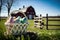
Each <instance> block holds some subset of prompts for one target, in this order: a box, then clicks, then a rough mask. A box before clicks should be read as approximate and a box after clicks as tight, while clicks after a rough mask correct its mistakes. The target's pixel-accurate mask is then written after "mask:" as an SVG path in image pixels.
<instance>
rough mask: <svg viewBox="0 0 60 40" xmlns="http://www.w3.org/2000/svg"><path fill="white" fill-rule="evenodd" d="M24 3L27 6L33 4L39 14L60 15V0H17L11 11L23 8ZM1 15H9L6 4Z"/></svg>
mask: <svg viewBox="0 0 60 40" xmlns="http://www.w3.org/2000/svg"><path fill="white" fill-rule="evenodd" d="M23 5H25V7H28V6H30V5H31V6H33V7H34V9H35V12H36V15H38V16H39V15H40V14H42V15H43V16H45V15H46V13H48V14H49V16H57V15H60V0H16V1H15V2H14V3H13V6H12V7H11V11H13V10H18V9H19V8H23ZM11 11H10V12H11ZM1 16H7V8H6V7H5V6H3V7H2V13H1Z"/></svg>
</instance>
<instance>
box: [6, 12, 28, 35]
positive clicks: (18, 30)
mask: <svg viewBox="0 0 60 40" xmlns="http://www.w3.org/2000/svg"><path fill="white" fill-rule="evenodd" d="M21 13H22V14H23V15H24V16H25V18H26V19H27V23H24V24H22V23H14V24H13V27H11V26H9V25H8V26H7V25H6V33H7V34H9V35H10V34H13V35H21V34H23V33H25V32H26V30H27V26H28V18H27V17H26V15H25V13H23V12H21ZM10 17H11V15H10V16H9V17H8V18H10ZM9 28H10V29H9Z"/></svg>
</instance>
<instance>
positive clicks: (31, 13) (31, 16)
mask: <svg viewBox="0 0 60 40" xmlns="http://www.w3.org/2000/svg"><path fill="white" fill-rule="evenodd" d="M21 12H23V13H25V14H26V16H27V18H28V19H34V16H36V13H35V10H34V8H33V7H32V6H29V7H25V6H23V8H19V10H14V11H12V14H13V13H16V15H17V16H18V15H21V14H20V13H21Z"/></svg>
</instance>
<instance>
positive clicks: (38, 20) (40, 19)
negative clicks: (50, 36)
mask: <svg viewBox="0 0 60 40" xmlns="http://www.w3.org/2000/svg"><path fill="white" fill-rule="evenodd" d="M43 18H46V24H44V26H46V29H47V30H48V26H60V25H58V24H49V22H48V21H60V16H58V17H56V16H48V14H46V17H42V16H40V17H34V26H35V27H41V26H42V27H43V25H40V24H41V23H42V22H44V20H43ZM49 18H59V19H49Z"/></svg>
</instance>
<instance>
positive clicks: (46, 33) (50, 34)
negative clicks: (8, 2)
mask: <svg viewBox="0 0 60 40" xmlns="http://www.w3.org/2000/svg"><path fill="white" fill-rule="evenodd" d="M5 21H6V20H1V21H0V33H1V31H3V32H4V31H6V29H5V25H4V22H5ZM28 22H29V26H28V28H27V31H33V32H36V33H37V34H38V36H39V37H40V39H41V40H60V30H56V29H60V26H49V27H48V28H49V29H54V28H55V30H46V26H44V28H43V29H40V28H36V27H34V21H33V20H28ZM44 23H45V24H46V20H45V19H44ZM53 23H54V24H60V22H58V21H52V22H49V24H53ZM0 35H1V34H0Z"/></svg>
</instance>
